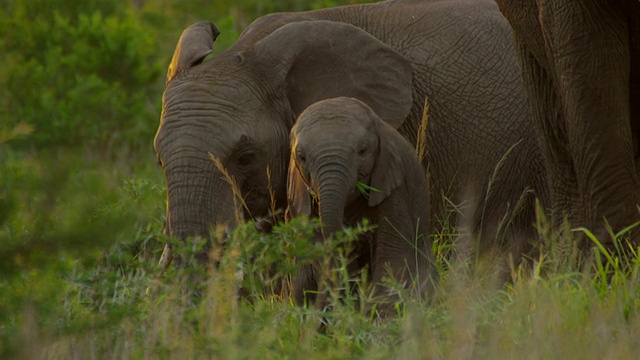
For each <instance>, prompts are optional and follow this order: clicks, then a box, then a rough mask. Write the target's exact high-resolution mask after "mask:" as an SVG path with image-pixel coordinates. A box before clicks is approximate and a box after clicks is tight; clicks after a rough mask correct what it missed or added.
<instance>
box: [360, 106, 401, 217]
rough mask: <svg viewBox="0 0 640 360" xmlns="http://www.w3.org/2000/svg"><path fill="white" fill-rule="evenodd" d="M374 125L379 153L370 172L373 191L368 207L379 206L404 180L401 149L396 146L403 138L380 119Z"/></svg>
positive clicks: (370, 192) (371, 191) (370, 193)
mask: <svg viewBox="0 0 640 360" xmlns="http://www.w3.org/2000/svg"><path fill="white" fill-rule="evenodd" d="M375 123H376V131H377V133H378V143H379V152H378V158H377V159H376V163H375V164H374V166H373V171H372V172H371V187H372V188H374V189H372V190H370V191H369V206H376V205H378V204H380V203H381V202H382V200H384V199H386V198H387V197H388V196H389V195H391V192H392V191H393V190H395V189H397V188H398V187H400V185H402V183H403V182H404V178H405V169H404V166H403V160H402V154H401V153H400V151H401V150H400V149H402V148H403V147H402V146H399V145H401V144H398V141H405V140H404V138H402V136H401V135H400V134H399V133H397V132H396V131H395V130H394V129H392V128H391V127H390V126H389V125H388V124H385V123H384V122H383V121H382V120H381V119H376V121H375Z"/></svg>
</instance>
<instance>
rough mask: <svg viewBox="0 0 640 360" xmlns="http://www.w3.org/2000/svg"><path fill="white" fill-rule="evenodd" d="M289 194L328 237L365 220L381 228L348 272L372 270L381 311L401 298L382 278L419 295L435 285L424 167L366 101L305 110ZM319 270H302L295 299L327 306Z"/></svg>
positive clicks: (294, 206)
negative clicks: (385, 286) (316, 219)
mask: <svg viewBox="0 0 640 360" xmlns="http://www.w3.org/2000/svg"><path fill="white" fill-rule="evenodd" d="M363 185H364V186H363ZM310 194H313V196H312V195H310ZM288 196H289V206H290V212H291V215H293V216H296V215H307V216H320V220H321V224H322V236H323V237H324V238H328V237H329V236H331V235H332V234H334V233H336V232H338V231H340V230H342V228H343V225H344V226H350V227H351V226H356V225H357V224H358V223H359V222H361V221H362V219H364V218H367V219H368V220H369V221H370V223H373V224H375V225H376V229H375V230H374V231H373V233H370V234H366V235H365V236H363V237H362V239H359V240H358V241H357V243H356V245H355V250H354V251H353V253H352V254H350V258H351V259H353V260H351V263H350V264H349V266H348V270H349V273H350V274H352V275H353V274H355V273H357V272H358V271H360V270H362V269H363V268H365V267H366V268H367V269H368V271H369V273H370V279H371V281H372V285H373V286H374V295H375V296H376V298H377V300H376V301H377V302H378V303H379V306H378V310H380V311H381V312H383V311H385V310H384V309H387V310H389V309H392V308H393V307H392V305H393V302H394V301H395V300H397V297H395V296H390V295H386V294H387V291H385V289H384V287H383V286H382V279H383V277H385V276H389V277H391V278H393V279H395V280H397V281H398V282H399V283H400V284H403V285H404V286H406V287H407V288H412V289H415V290H417V291H418V292H419V293H420V294H424V293H425V291H426V290H427V289H428V288H430V287H431V277H434V276H435V268H434V265H433V257H432V255H431V240H430V239H429V236H428V232H427V225H428V219H429V213H428V212H429V189H428V187H427V181H426V177H425V172H424V170H423V168H422V166H421V164H420V161H419V160H418V157H417V155H416V154H415V150H414V149H413V147H412V146H411V145H410V144H409V143H408V142H407V140H405V139H404V138H403V137H402V136H401V135H400V134H399V133H398V132H397V131H396V130H395V129H394V128H393V127H391V126H390V125H389V124H387V123H385V122H384V121H383V120H382V119H380V117H378V116H377V115H376V113H374V112H373V110H371V108H369V106H367V105H366V104H364V103H363V102H361V101H359V100H356V99H353V98H345V97H340V98H334V99H328V100H323V101H319V102H317V103H315V104H313V105H311V106H309V107H308V108H307V109H306V110H305V111H304V112H303V113H302V114H300V117H299V118H298V121H297V122H296V125H295V126H294V127H293V129H292V130H291V161H290V164H289V179H288ZM320 273H321V271H320V269H318V266H317V265H314V266H311V265H308V266H305V267H303V268H302V269H301V270H300V274H299V276H298V277H297V278H296V279H294V283H293V287H294V289H293V294H294V300H295V301H296V303H298V304H300V305H302V304H304V303H305V300H306V301H307V302H311V301H314V299H315V302H316V306H317V307H319V308H323V307H324V306H325V305H326V303H325V302H326V291H323V289H318V287H319V286H322V284H323V282H322V281H321V279H320ZM315 293H319V294H320V295H319V296H318V298H316V297H315V295H313V294H315ZM305 296H306V298H305ZM381 315H383V316H384V314H381Z"/></svg>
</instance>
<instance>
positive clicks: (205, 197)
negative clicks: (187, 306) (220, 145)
mask: <svg viewBox="0 0 640 360" xmlns="http://www.w3.org/2000/svg"><path fill="white" fill-rule="evenodd" d="M166 174H167V189H168V194H167V195H168V199H167V229H166V231H167V232H168V234H169V235H170V236H173V237H178V238H181V239H183V240H186V239H187V238H189V237H201V238H203V239H205V240H207V242H209V240H210V235H211V232H212V231H217V230H218V229H216V226H226V227H228V228H233V227H235V226H236V224H237V221H238V220H240V219H239V216H241V214H242V209H241V208H240V209H238V211H234V201H233V200H234V198H233V197H234V195H233V192H232V190H231V186H230V185H229V184H228V183H227V182H226V181H225V180H224V179H223V178H222V176H221V175H220V173H219V171H218V170H216V169H215V167H214V166H213V164H212V162H211V160H210V159H206V158H203V159H193V158H191V159H176V160H174V161H173V162H168V163H167V164H166ZM207 249H209V245H207V246H205V249H204V250H203V251H201V252H200V253H199V254H197V255H196V258H197V259H198V260H199V261H201V262H205V261H206V260H207Z"/></svg>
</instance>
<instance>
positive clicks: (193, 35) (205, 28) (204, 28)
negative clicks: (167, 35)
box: [167, 21, 220, 83]
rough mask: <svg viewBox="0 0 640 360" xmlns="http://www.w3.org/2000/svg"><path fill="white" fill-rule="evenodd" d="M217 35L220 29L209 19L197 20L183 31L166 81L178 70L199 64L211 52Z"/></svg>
mask: <svg viewBox="0 0 640 360" xmlns="http://www.w3.org/2000/svg"><path fill="white" fill-rule="evenodd" d="M218 35H220V30H218V28H217V27H216V26H215V25H214V24H213V23H212V22H209V21H200V22H197V23H195V24H193V25H191V26H189V27H188V28H187V29H186V30H185V31H183V32H182V35H180V40H178V45H177V46H176V50H175V51H174V52H173V58H172V59H171V64H170V65H169V70H168V71H167V83H168V82H169V81H171V79H173V78H174V77H175V76H176V74H177V73H179V72H180V71H182V70H184V69H187V68H190V67H192V66H195V65H198V64H200V63H201V62H202V61H203V60H204V58H205V57H206V56H207V55H209V54H211V52H212V51H213V42H214V41H215V40H216V38H217V37H218Z"/></svg>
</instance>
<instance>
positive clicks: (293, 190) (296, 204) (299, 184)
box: [287, 151, 311, 216]
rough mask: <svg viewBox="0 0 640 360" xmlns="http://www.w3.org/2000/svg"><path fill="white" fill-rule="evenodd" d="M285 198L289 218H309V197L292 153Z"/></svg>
mask: <svg viewBox="0 0 640 360" xmlns="http://www.w3.org/2000/svg"><path fill="white" fill-rule="evenodd" d="M287 196H288V198H289V213H290V215H291V216H300V215H305V216H311V195H309V192H308V191H307V185H306V184H305V182H304V178H303V177H302V174H300V170H299V169H298V166H297V165H296V160H295V152H293V151H292V152H291V159H290V160H289V178H288V179H287Z"/></svg>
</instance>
